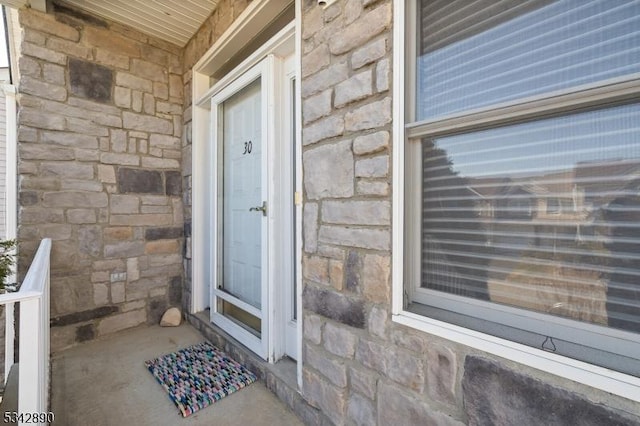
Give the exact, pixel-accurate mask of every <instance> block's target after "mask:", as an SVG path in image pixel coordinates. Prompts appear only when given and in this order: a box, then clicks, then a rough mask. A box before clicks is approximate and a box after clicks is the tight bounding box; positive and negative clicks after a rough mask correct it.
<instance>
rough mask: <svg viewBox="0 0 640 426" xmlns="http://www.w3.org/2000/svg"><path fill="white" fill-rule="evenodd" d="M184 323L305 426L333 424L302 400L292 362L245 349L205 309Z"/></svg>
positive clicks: (293, 362) (189, 317) (188, 317)
mask: <svg viewBox="0 0 640 426" xmlns="http://www.w3.org/2000/svg"><path fill="white" fill-rule="evenodd" d="M186 316H187V321H188V322H189V323H190V324H191V325H193V326H194V327H195V328H196V329H197V330H198V331H199V332H200V333H201V334H202V335H203V336H204V337H205V338H206V339H207V340H209V341H210V342H211V343H213V344H214V345H215V346H217V347H218V348H220V349H222V350H223V351H224V352H226V353H227V354H228V355H230V356H231V357H232V358H233V359H235V360H236V361H238V362H240V363H242V364H244V365H245V366H246V367H247V368H248V369H249V370H251V371H252V372H253V373H254V374H256V375H257V376H258V378H259V379H261V380H262V381H263V382H264V383H265V385H266V387H267V389H269V390H270V391H271V392H273V393H274V394H275V395H276V396H277V397H278V398H279V399H280V400H281V401H282V402H283V403H284V404H285V405H286V406H287V407H288V408H289V409H290V410H291V411H293V412H294V413H295V414H296V415H297V416H298V417H299V418H300V419H301V420H302V422H303V423H304V424H305V425H314V426H328V425H333V422H331V420H329V418H328V417H327V416H326V415H324V414H323V413H322V412H321V411H320V410H318V409H317V408H315V407H312V406H311V405H309V403H307V401H306V400H305V399H304V398H303V397H302V395H301V393H300V390H299V389H298V383H297V379H296V363H295V361H293V360H291V359H290V358H283V359H281V360H280V361H278V362H276V363H275V364H270V363H268V362H266V361H264V360H263V359H261V358H259V357H258V356H257V355H256V354H254V353H253V352H251V351H250V350H249V349H248V348H247V347H246V346H244V345H243V344H241V343H240V342H238V341H237V340H236V339H234V338H233V337H231V336H230V335H229V334H228V333H226V332H225V331H223V330H222V329H221V328H219V327H217V326H216V325H214V324H212V323H211V322H210V321H209V310H208V309H207V310H205V311H202V312H198V313H196V314H187V315H186Z"/></svg>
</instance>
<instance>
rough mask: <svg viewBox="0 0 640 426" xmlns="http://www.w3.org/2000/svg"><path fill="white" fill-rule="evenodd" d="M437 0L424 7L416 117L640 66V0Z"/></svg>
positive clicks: (561, 86)
mask: <svg viewBox="0 0 640 426" xmlns="http://www.w3.org/2000/svg"><path fill="white" fill-rule="evenodd" d="M432 3H434V2H428V1H423V2H421V5H420V7H419V9H418V10H419V13H420V16H419V17H418V23H419V25H418V28H419V37H418V38H419V40H418V42H419V46H418V58H417V60H416V66H417V70H416V71H417V73H416V76H417V77H416V78H417V81H416V84H417V90H416V94H417V97H416V102H417V104H416V119H417V120H418V121H421V120H427V119H434V118H437V117H441V116H445V115H449V114H454V113H458V112H461V111H465V110H470V109H474V108H480V107H484V106H488V105H492V104H496V103H500V102H506V101H510V100H514V99H518V98H523V97H527V96H533V95H537V94H542V93H547V92H551V91H556V90H562V89H568V88H571V87H575V86H579V85H582V84H588V83H594V82H597V81H601V80H605V79H608V78H613V77H619V76H623V75H628V74H632V73H637V72H640V1H638V0H619V1H615V2H612V1H607V0H592V1H586V0H560V1H554V2H550V1H514V0H502V1H497V2H496V1H485V0H477V1H473V2H469V1H466V0H464V1H453V2H448V3H449V4H448V5H446V6H443V7H437V6H438V2H435V3H436V4H432ZM441 6H442V5H441Z"/></svg>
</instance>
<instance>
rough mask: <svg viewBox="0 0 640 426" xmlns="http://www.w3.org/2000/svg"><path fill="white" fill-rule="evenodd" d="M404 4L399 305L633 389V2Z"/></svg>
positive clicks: (424, 0)
mask: <svg viewBox="0 0 640 426" xmlns="http://www.w3.org/2000/svg"><path fill="white" fill-rule="evenodd" d="M409 3H411V6H409V10H408V11H407V14H406V16H407V24H408V25H407V27H408V29H409V30H408V31H409V34H408V35H407V46H409V49H408V50H409V52H408V55H407V61H408V62H407V67H406V68H407V70H406V71H407V72H406V74H407V78H406V80H405V81H406V83H407V84H406V93H405V98H406V102H405V105H406V112H405V115H406V127H405V134H406V136H407V137H406V145H405V149H404V151H405V158H406V160H405V164H404V167H403V168H404V173H405V174H404V182H405V191H404V198H405V204H404V212H405V219H404V232H403V235H404V236H405V238H404V246H405V250H404V253H405V255H404V260H405V272H404V283H405V289H404V290H405V294H406V295H407V297H406V299H405V309H406V310H408V311H410V312H414V313H418V314H421V315H424V316H427V317H430V318H435V319H438V320H442V321H446V322H448V323H453V324H456V325H459V326H463V327H466V328H470V329H473V330H477V331H480V332H483V333H487V334H490V335H494V336H498V337H501V338H505V339H508V340H511V341H515V342H518V343H522V344H525V345H528V346H532V347H535V348H538V349H543V350H546V351H550V352H554V353H557V354H561V355H565V356H568V357H571V358H574V359H578V360H582V361H586V362H588V363H591V364H595V365H599V366H603V367H607V368H610V369H613V370H617V371H619V372H623V373H625V374H629V375H632V376H636V377H640V355H639V354H640V83H639V81H640V1H623V0H620V1H614V2H612V1H608V0H592V1H587V0H575V1H572V0H558V1H551V0H529V1H517V0H503V1H495V0H486V1H484V0H478V1H474V2H470V1H465V0H462V1H448V0H447V1H429V0H417V1H415V2H409Z"/></svg>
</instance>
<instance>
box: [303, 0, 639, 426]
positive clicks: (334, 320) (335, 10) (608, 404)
mask: <svg viewBox="0 0 640 426" xmlns="http://www.w3.org/2000/svg"><path fill="white" fill-rule="evenodd" d="M301 36H302V49H303V52H302V54H303V56H302V85H301V90H302V109H303V111H302V114H303V140H302V144H303V148H302V149H303V167H304V225H303V227H304V230H303V232H304V255H303V288H304V289H303V303H304V312H303V321H304V323H303V389H302V393H303V396H304V397H305V398H306V400H307V401H308V402H309V403H310V404H311V405H313V406H314V407H317V408H318V409H319V410H321V411H322V412H323V413H324V414H326V415H327V416H328V417H329V418H330V419H331V421H332V422H333V423H335V424H340V425H341V424H349V425H353V424H355V425H373V424H379V425H424V424H428V425H462V424H474V425H496V424H518V425H538V424H545V425H546V424H549V425H566V424H578V423H579V424H585V425H598V424H619V425H622V424H624V425H632V424H640V417H638V416H640V408H639V407H638V405H637V404H634V403H632V402H631V401H629V400H625V399H623V398H617V397H612V396H610V395H608V394H606V393H605V392H600V391H596V390H594V389H591V388H589V387H587V386H582V385H579V384H577V383H573V382H570V381H567V380H564V379H561V378H559V377H557V376H553V375H550V374H543V373H541V372H539V371H537V370H534V369H532V368H528V367H526V366H523V365H517V364H515V363H513V362H509V361H506V360H504V359H501V358H498V357H495V356H492V355H489V354H484V353H480V352H479V351H476V350H474V349H472V348H469V347H465V346H462V345H458V344H455V343H453V342H451V341H448V340H445V339H441V338H437V337H435V336H430V335H428V334H426V333H421V332H418V331H416V330H413V329H410V328H408V327H405V326H401V325H399V324H396V323H393V322H392V321H391V316H390V312H391V183H392V181H391V151H392V146H391V140H392V133H391V122H392V94H391V89H392V87H391V85H392V80H391V75H392V43H393V40H392V1H390V0H338V1H337V2H336V3H334V4H333V5H331V6H329V7H327V8H326V9H323V8H321V7H319V6H317V2H315V1H303V16H302V35H301ZM505 419H508V420H505Z"/></svg>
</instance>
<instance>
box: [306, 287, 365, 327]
mask: <svg viewBox="0 0 640 426" xmlns="http://www.w3.org/2000/svg"><path fill="white" fill-rule="evenodd" d="M302 299H303V303H304V307H305V309H309V310H311V311H313V312H315V313H317V314H319V315H322V316H324V317H326V318H331V319H333V320H335V321H338V322H340V323H342V324H346V325H348V326H351V327H356V328H364V324H365V318H364V303H363V302H362V301H361V300H355V299H351V298H348V297H347V296H345V295H343V294H339V293H335V292H333V291H329V290H321V289H318V288H315V287H311V286H306V287H305V289H304V291H303V293H302Z"/></svg>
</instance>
